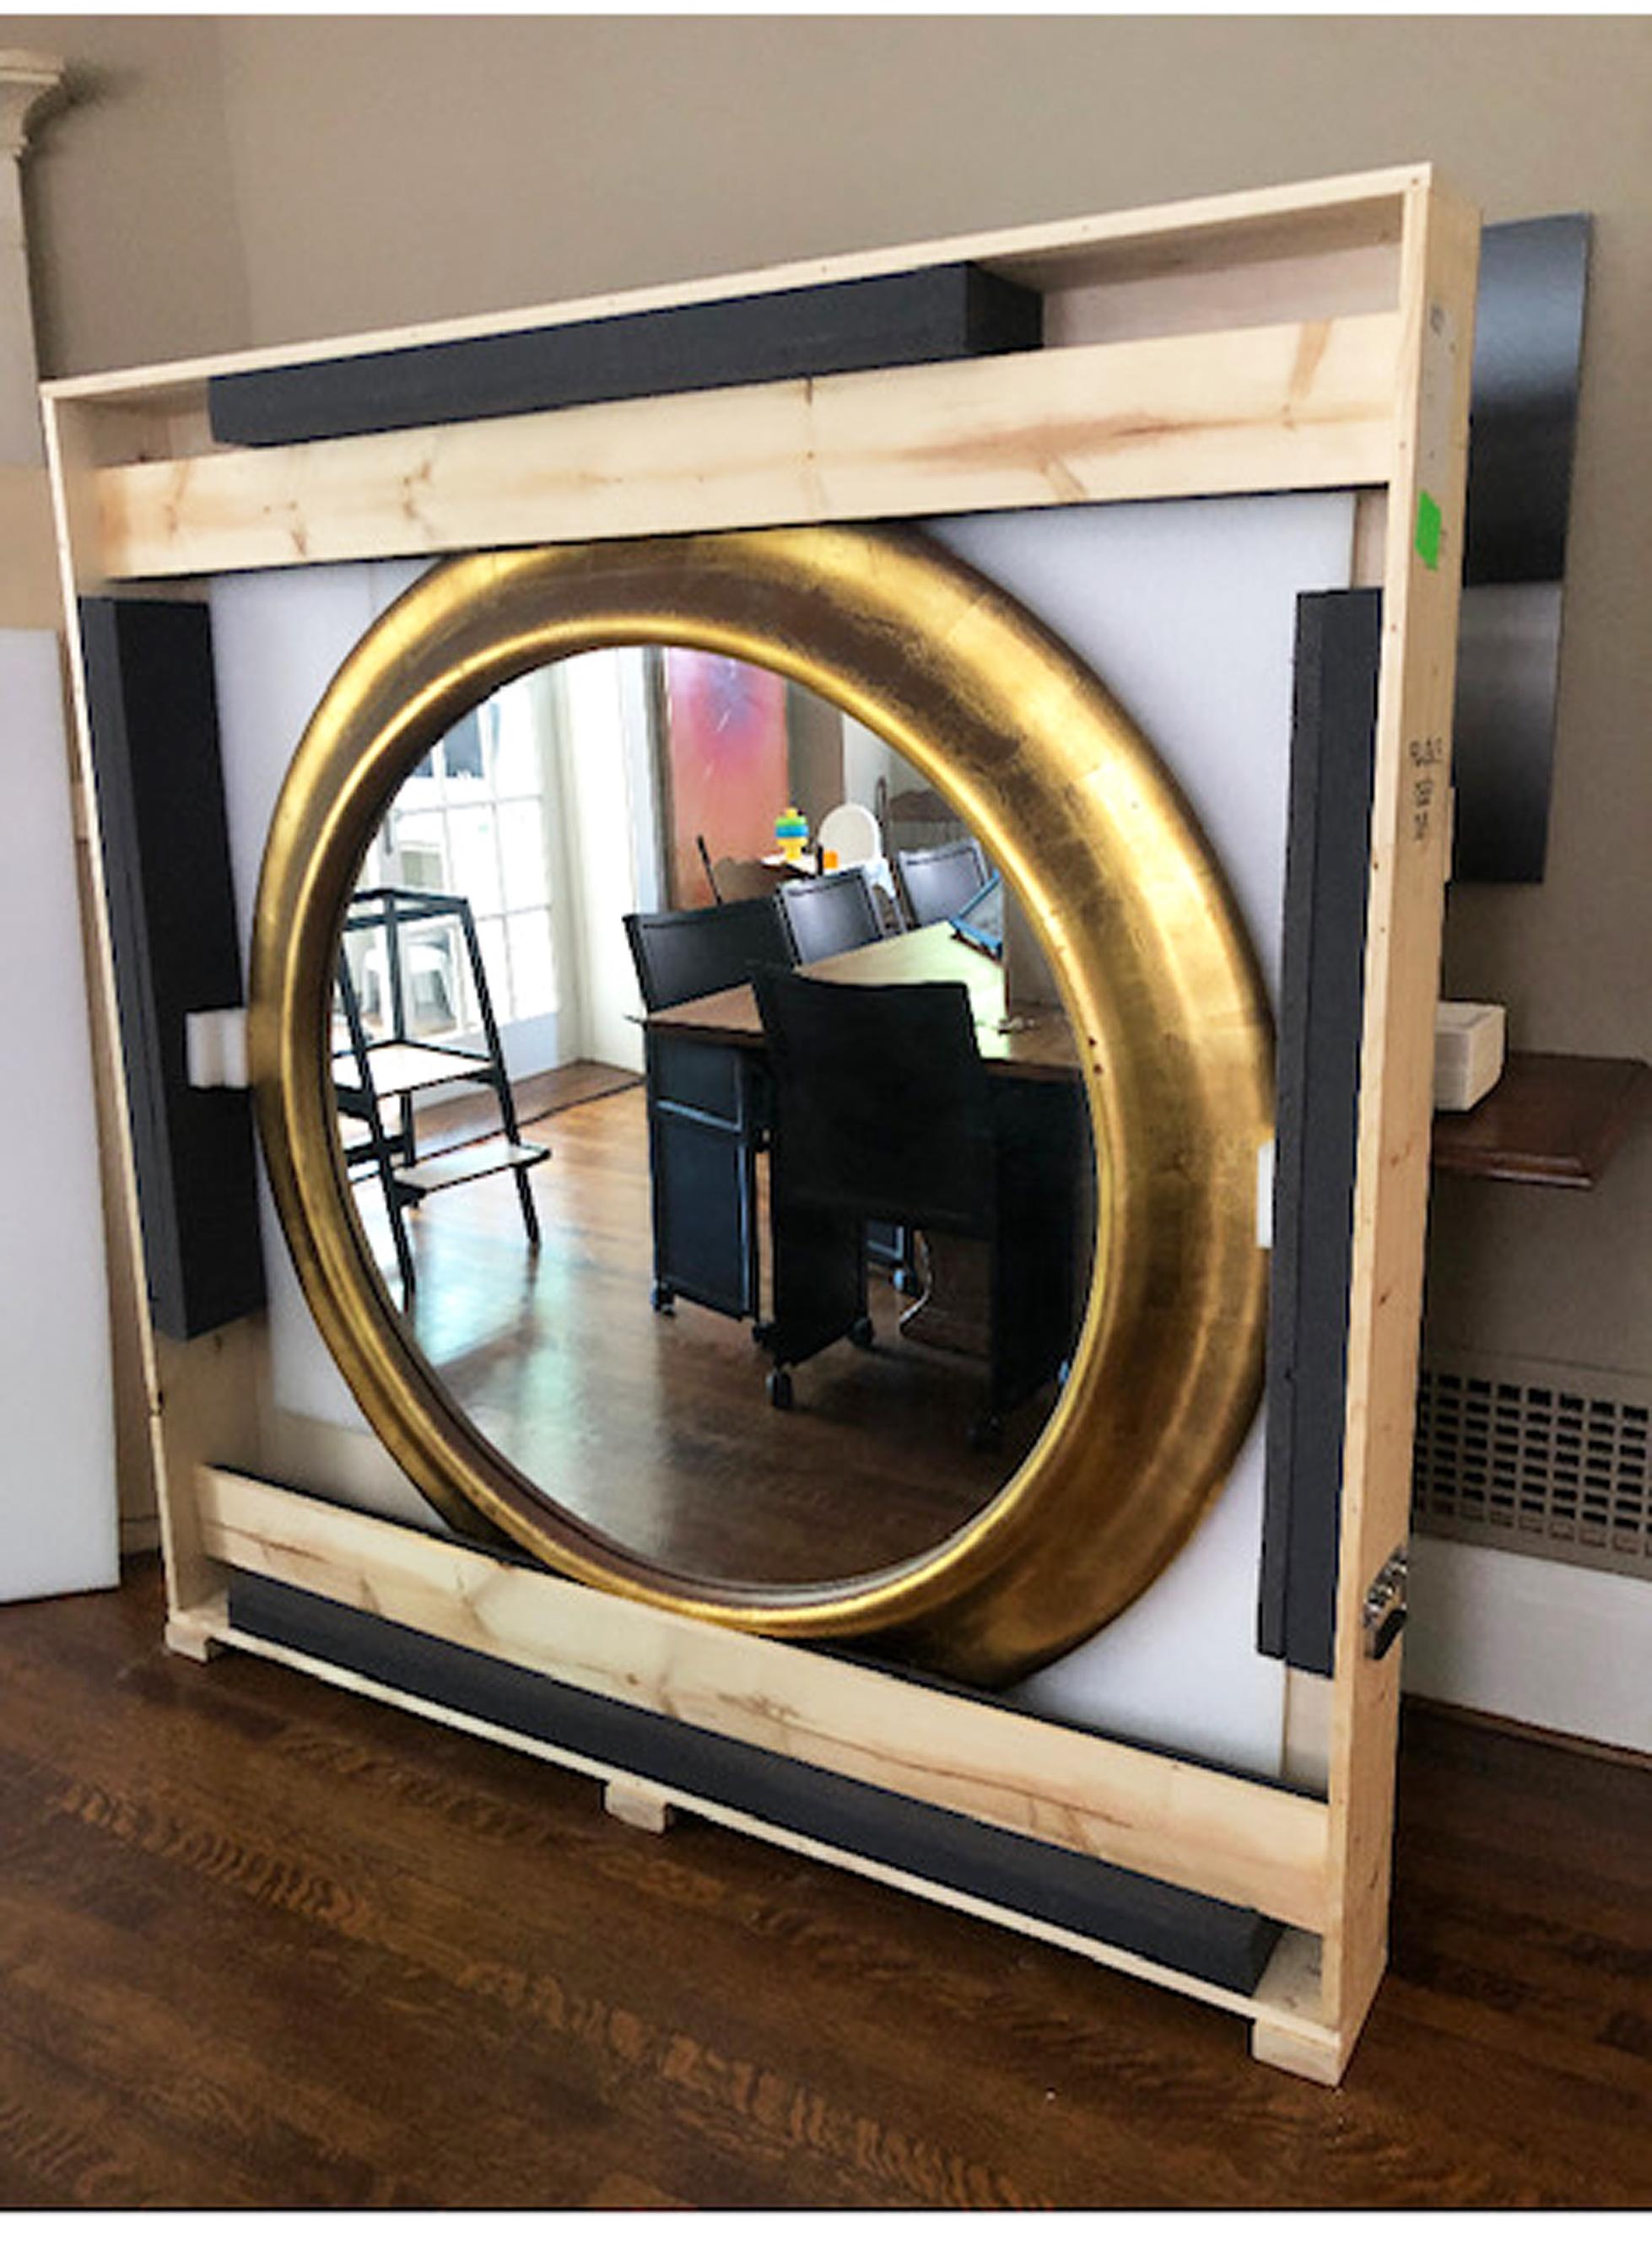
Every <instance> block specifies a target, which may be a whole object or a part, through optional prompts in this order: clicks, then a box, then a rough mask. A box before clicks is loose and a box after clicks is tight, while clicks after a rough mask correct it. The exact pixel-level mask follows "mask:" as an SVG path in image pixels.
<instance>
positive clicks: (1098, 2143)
mask: <svg viewBox="0 0 1652 2250" xmlns="http://www.w3.org/2000/svg"><path fill="white" fill-rule="evenodd" d="M161 1619H162V1602H161V1594H160V1588H159V1584H158V1581H157V1578H156V1574H155V1572H154V1571H153V1570H150V1569H145V1570H140V1571H139V1572H137V1573H135V1575H134V1576H133V1577H132V1578H131V1579H130V1580H129V1581H128V1584H127V1585H126V1586H124V1587H123V1588H122V1589H121V1591H119V1592H117V1593H114V1594H101V1595H90V1596H86V1597H80V1598H73V1599H66V1600H59V1601H53V1602H40V1603H36V1604H31V1605H24V1606H22V1607H17V1608H13V1609H8V1610H5V1611H3V1612H0V2205H4V2206H7V2207H10V2208H13V2209H21V2208H31V2207H35V2206H52V2207H69V2208H80V2207H85V2208H96V2209H110V2208H131V2207H135V2206H147V2205H163V2206H172V2207H184V2208H201V2207H214V2208H218V2207H224V2208H230V2209H245V2208H249V2207H268V2206H273V2207H281V2208H291V2207H296V2206H303V2207H320V2208H328V2209H345V2210H358V2209H364V2208H369V2207H399V2208H409V2207H441V2208H460V2207H475V2206H489V2207H499V2206H506V2207H520V2206H532V2207H538V2208H547V2209H577V2208H609V2207H629V2208H649V2207H672V2206H700V2207H702V2208H717V2209H723V2208H784V2209H791V2208H824V2209H830V2210H851V2209H886V2208H887V2209H924V2210H948V2209H955V2208H992V2209H1005V2208H1011V2209H1014V2208H1041V2207H1050V2206H1054V2207H1058V2208H1069V2209H1071V2208H1087V2209H1088V2208H1103V2209H1104V2208H1113V2207H1129V2208H1141V2207H1163V2206H1174V2207H1189V2206H1193V2207H1200V2208H1206V2207H1213V2208H1224V2209H1225V2208H1254V2207H1265V2208H1272V2207H1275V2206H1279V2207H1300V2206H1309V2207H1327V2206H1330V2207H1344V2206H1348V2205H1357V2206H1361V2207H1365V2206H1379V2207H1419V2206H1420V2207H1424V2208H1436V2207H1438V2208H1447V2207H1459V2206H1464V2205H1469V2206H1496V2207H1502V2206H1510V2207H1518V2206H1545V2207H1560V2206H1567V2207H1579V2206H1618V2207H1639V2206H1641V2205H1644V2203H1645V2202H1646V2201H1647V2199H1648V2198H1649V2195H1652V2131H1649V2125H1652V2004H1649V1994H1652V1984H1649V1977H1652V1848H1649V1847H1652V1772H1649V1771H1648V1770H1645V1769H1643V1768H1636V1767H1635V1766H1632V1765H1628V1764H1622V1763H1606V1762H1604V1761H1600V1760H1596V1759H1592V1758H1588V1757H1581V1756H1579V1755H1577V1754H1576V1753H1575V1752H1571V1751H1568V1750H1563V1749H1559V1748H1556V1747H1553V1746H1551V1745H1548V1744H1545V1743H1534V1742H1531V1741H1525V1740H1521V1739H1518V1738H1514V1737H1510V1736H1503V1735H1500V1734H1496V1733H1492V1732H1489V1731H1486V1730H1485V1729H1482V1728H1478V1727H1475V1726H1470V1725H1467V1724H1464V1723H1462V1722H1459V1721H1453V1720H1451V1719H1448V1718H1447V1717H1444V1716H1441V1715H1438V1714H1434V1713H1431V1712H1427V1711H1419V1710H1415V1709H1414V1710H1412V1711H1410V1713H1409V1714H1408V1718H1407V1729H1406V1743H1405V1750H1404V1756H1403V1761H1402V1768H1401V1785H1400V1839H1399V1865H1398V1882H1397V1905H1396V1923H1395V1943H1394V1966H1393V1970H1392V1971H1391V1973H1390V1976H1389V1977H1388V1980H1387V1982H1386V1984H1385V1986H1384V1988H1383V1991H1382V1993H1381V1995H1380V1997H1379V2000H1378V2003H1377V2006H1376V2010H1375V2012H1374V2015H1373V2017H1372V2022H1371V2024H1370V2026H1369V2028H1368V2030H1367V2032H1366V2035H1365V2039H1364V2041H1363V2042H1362V2044H1361V2046H1360V2047H1359V2049H1358V2053H1357V2054H1356V2056H1355V2058H1354V2061H1353V2065H1352V2067H1351V2072H1350V2074H1349V2076H1348V2079H1347V2080H1346V2081H1345V2083H1344V2086H1343V2088H1341V2089H1340V2090H1339V2091H1338V2092H1336V2093H1328V2092H1326V2091H1324V2090H1323V2089H1320V2088H1315V2087H1311V2086H1308V2085H1305V2084H1303V2083H1301V2082H1300V2081H1296V2080H1293V2079H1290V2078H1288V2077H1284V2076H1282V2075H1281V2074H1278V2073H1276V2072H1275V2071H1272V2070H1268V2069H1267V2068H1264V2067H1260V2066H1258V2065H1256V2064H1254V2063H1253V2062H1251V2060H1249V2058H1248V2053H1247V2051H1246V2046H1245V2039H1244V2033H1243V2029H1242V2026H1241V2025H1240V2024H1239V2023H1237V2022H1236V2021H1235V2020H1234V2019H1231V2018H1228V2017H1226V2016H1222V2015H1219V2014H1217V2013H1214V2012H1211V2011H1208V2010H1206V2009H1205V2008H1202V2007H1199V2006H1198V2005H1195V2004H1193V2003H1192V2002H1187V2001H1183V2000H1180V1999H1179V1998H1175V1997H1174V1996H1173V1995H1171V1994H1168V1993H1165V1992H1161V1991H1156V1990H1154V1989H1152V1988H1150V1987H1148V1986H1144V1985H1139V1984H1135V1983H1133V1982H1131V1981H1130V1980H1129V1979H1127V1978H1124V1977H1115V1976H1111V1975H1109V1974H1108V1973H1107V1972H1106V1971H1104V1970H1099V1969H1096V1968H1093V1967H1091V1966H1089V1965H1088V1964H1083V1963H1081V1962H1078V1961H1075V1960H1074V1959H1073V1958H1071V1957H1068V1956H1066V1955H1063V1954H1061V1953H1059V1952H1057V1951H1055V1950H1052V1949H1049V1948H1047V1947H1042V1946H1040V1945H1037V1944H1034V1943H1030V1942H1028V1941H1026V1940H1023V1939H1021V1938H1020V1937H1017V1936H1013V1935H1011V1934H1010V1933H1008V1932H1006V1931H1003V1930H999V1929H993V1928H990V1927H988V1926H986V1925H985V1924H981V1923H977V1922H971V1921H969V1920H968V1919H966V1918H964V1917H962V1916H959V1915H953V1914H950V1913H949V1912H947V1911H945V1910H944V1909H942V1908H934V1907H930V1906H928V1905H926V1904H924V1903H923V1902H922V1901H917V1900H915V1899H910V1898H905V1897H902V1896H900V1895H897V1894H895V1893H892V1892H887V1891H885V1890H883V1889H881V1888H879V1887H878V1886H876V1885H874V1884H871V1883H868V1882H866V1881H861V1880H859V1879H857V1878H855V1877H853V1876H849V1875H847V1874H839V1873H837V1872H836V1871H834V1870H833V1869H830V1868H826V1867H819V1866H817V1865H814V1864H812V1863H811V1862H808V1861H805V1860H800V1859H798V1858H795V1857H793V1856H791V1854H788V1853H782V1852H779V1851H778V1850H772V1849H770V1848H768V1847H766V1846H762V1845H759V1844H757V1843H755V1842H753V1841H750V1839H744V1838H740V1837H735V1836H731V1835H729V1834H727V1833H725V1832H721V1831H719V1830H716V1829H714V1828H712V1827H709V1826H703V1825H702V1824H699V1823H696V1822H692V1821H689V1822H684V1823H682V1824H681V1825H680V1826H677V1827H676V1828H674V1830H673V1831H672V1832H670V1833H669V1834H668V1835H667V1836H666V1837H663V1838H653V1837H648V1836H644V1835H640V1834H639V1833H637V1832H635V1831H633V1830H631V1829H627V1828H625V1827H622V1826H619V1824H618V1823H616V1822H614V1821H612V1820H611V1819H608V1818H606V1816H605V1814H604V1813H603V1812H602V1811H601V1810H600V1800H599V1793H598V1789H597V1787H596V1785H595V1784H592V1783H590V1782H587V1781H584V1780H581V1779H578V1778H577V1777H572V1776H569V1775H565V1774H560V1773H557V1772H555V1771H553V1770H548V1769H546V1768H543V1767H542V1766H540V1765H538V1764H536V1763H534V1762H533V1761H531V1760H529V1759H527V1758H525V1757H518V1756H515V1755H513V1754H511V1753H509V1752H508V1751H505V1750H497V1749H494V1748H493V1747H492V1746H489V1745H486V1744H482V1743H476V1742H473V1741H472V1740H469V1739H468V1738H467V1737H464V1736H459V1735H456V1734H453V1733H450V1732H448V1731H447V1730H446V1729H441V1728H439V1727H436V1726H434V1725H432V1724H429V1723H427V1722H423V1721H420V1720H418V1719H415V1718H412V1717H411V1716H410V1715H406V1714H404V1713H401V1712H397V1711H395V1710H391V1709H388V1708H383V1707H380V1706H376V1705H372V1704H369V1703H364V1702H361V1701H357V1700H356V1699H354V1698H352V1697H349V1696H347V1695H344V1694H341V1693H339V1692H337V1691H335V1690H333V1689H329V1688H327V1687H322V1686H321V1685H320V1684H318V1683H316V1682H315V1681H309V1680H307V1679H304V1678H301V1677H300V1676H298V1675H295V1674H289V1673H287V1672H285V1671H283V1670H281V1669H280V1668H278V1667H274V1666H272V1665H269V1664H266V1663H262V1662H259V1661H258V1660H254V1659H251V1658H246V1657H229V1658H225V1659H222V1660H219V1661H218V1662H217V1663H215V1664H213V1665H211V1666H210V1667H197V1666H196V1665H193V1664H190V1663H189V1662H187V1661H184V1660H180V1659H178V1658H175V1657H169V1656H167V1655H166V1654H164V1653H162V1648H161V1646H160V1629H161Z"/></svg>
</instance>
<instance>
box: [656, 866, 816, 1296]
mask: <svg viewBox="0 0 1652 2250" xmlns="http://www.w3.org/2000/svg"><path fill="white" fill-rule="evenodd" d="M625 921H626V938H627V940H628V941H629V942H630V946H631V957H632V961H633V962H634V963H635V964H636V970H637V983H638V985H639V989H640V990H641V993H642V999H643V1005H644V1007H645V1008H646V1011H647V1012H648V1013H649V1014H650V1015H653V1014H654V1013H656V1012H657V1011H659V1010H660V1009H661V1008H674V1007H676V1006H678V1005H679V1004H681V1002H683V1001H685V1000H700V999H703V998H704V997H705V996H706V995H707V994H708V992H724V991H727V990H729V988H730V987H731V986H733V985H736V984H747V983H748V982H749V981H750V977H751V973H752V971H753V970H754V969H757V968H764V967H766V968H770V969H778V968H783V967H785V966H786V965H787V964H788V963H790V960H791V945H790V942H789V941H788V939H787V936H786V933H785V925H784V924H783V923H782V921H781V920H780V915H779V913H778V909H777V908H776V906H775V902H774V901H773V900H772V899H771V898H765V899H740V900H737V901H734V902H733V903H732V904H730V905H728V906H717V907H701V908H689V909H686V910H684V911H681V912H675V913H667V914H627V915H626V918H625ZM643 1053H644V1057H645V1060H646V1072H647V1102H648V1172H649V1182H650V1185H651V1188H652V1191H653V1260H654V1277H653V1304H654V1309H655V1310H656V1311H657V1312H662V1313H663V1312H669V1311H670V1309H671V1308H672V1306H673V1305H674V1302H675V1301H676V1300H677V1298H678V1297H680V1296H681V1297H686V1298H688V1300H689V1301H691V1302H693V1303H695V1304H698V1305H706V1306H708V1307H709V1308H711V1309H712V1310H713V1311H714V1312H719V1313H726V1314H728V1315H729V1317H730V1318H731V1319H736V1320H748V1319H749V1320H755V1319H756V1318H757V1292H758V1285H759V1273H758V1250H757V1168H756V1161H755V1160H756V1156H757V1149H758V1148H759V1147H760V1146H761V1145H762V1142H763V1138H764V1128H765V1121H766V1115H767V1103H766V1092H767V1080H766V1079H765V1077H764V1073H763V1069H762V1066H761V1064H760V1063H759V1062H757V1060H755V1059H752V1058H750V1057H748V1056H746V1055H743V1054H741V1053H738V1052H736V1050H734V1049H732V1048H729V1047H724V1046H700V1045H697V1044H695V1042H694V1041H692V1040H688V1039H673V1038H670V1037H668V1036H662V1035H660V1033H658V1032H653V1031H651V1030H649V1029H647V1028H646V1026H645V1028H644V1032H643Z"/></svg>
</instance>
